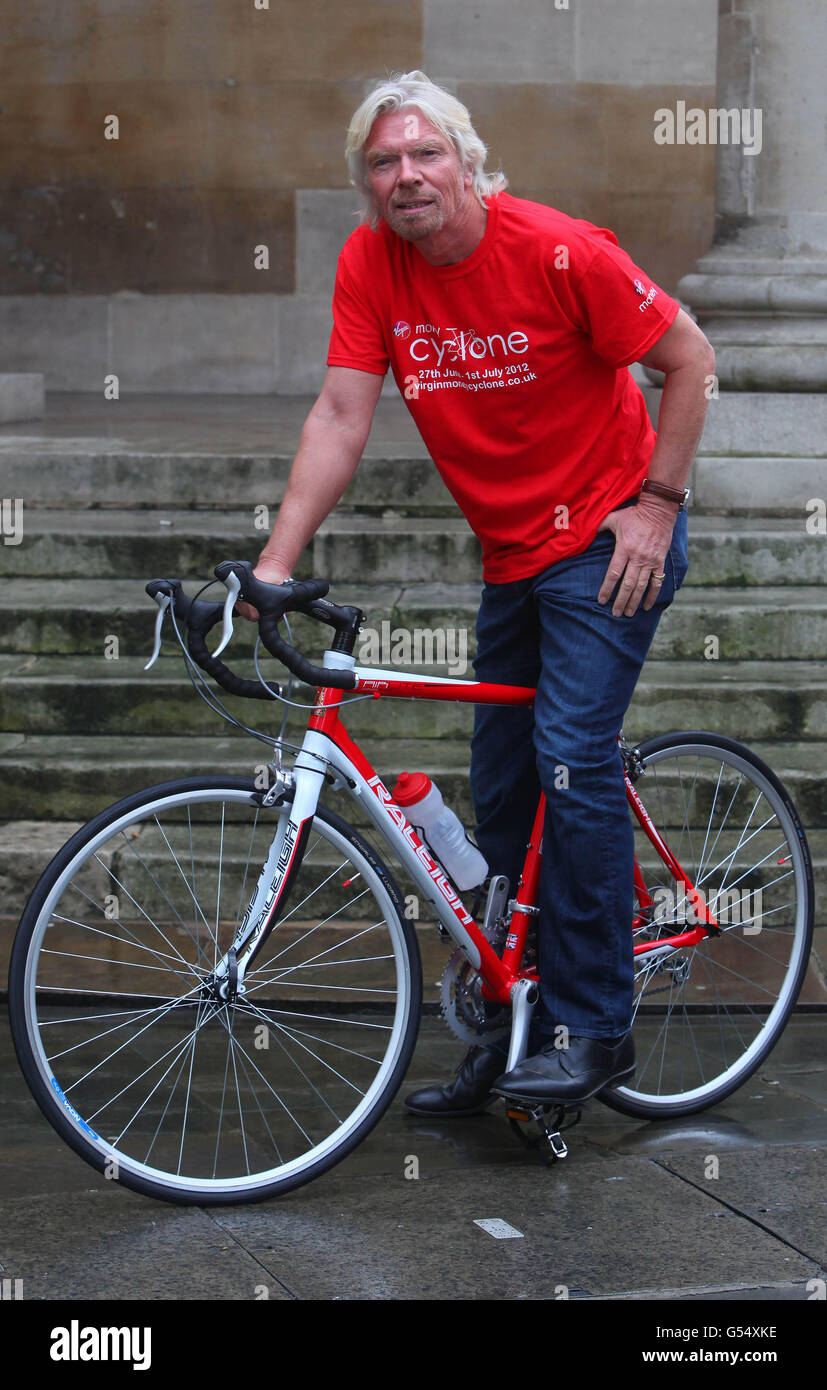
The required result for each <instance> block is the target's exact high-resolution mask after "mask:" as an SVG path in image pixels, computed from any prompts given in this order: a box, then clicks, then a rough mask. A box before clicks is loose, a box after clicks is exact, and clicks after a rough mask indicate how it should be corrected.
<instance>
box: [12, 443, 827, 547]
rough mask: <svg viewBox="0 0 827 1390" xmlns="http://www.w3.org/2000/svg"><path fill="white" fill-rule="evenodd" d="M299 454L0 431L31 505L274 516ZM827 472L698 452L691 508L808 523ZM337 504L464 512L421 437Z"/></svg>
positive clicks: (801, 464)
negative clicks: (137, 445)
mask: <svg viewBox="0 0 827 1390" xmlns="http://www.w3.org/2000/svg"><path fill="white" fill-rule="evenodd" d="M119 444H120V447H118V446H119ZM293 457H294V454H293V451H292V450H291V451H289V452H278V451H273V450H269V451H267V452H260V453H255V452H247V451H245V450H243V449H239V450H237V451H236V450H230V449H228V450H227V451H226V452H224V453H221V452H213V451H212V450H210V449H209V448H207V449H204V450H203V451H199V452H195V453H193V452H174V451H170V450H169V449H165V448H164V447H163V446H161V447H159V448H158V449H156V450H153V451H147V452H141V451H136V450H134V449H130V448H129V447H128V445H127V444H126V443H125V442H123V441H114V442H113V444H112V445H111V447H109V448H103V447H102V441H101V440H100V439H99V438H81V439H69V440H44V439H42V438H40V437H33V438H29V439H25V438H23V439H20V440H18V439H16V438H14V437H9V436H5V435H4V436H2V437H0V468H2V472H3V476H4V480H5V481H4V488H5V495H8V496H10V497H20V498H21V499H22V500H23V502H24V504H25V506H26V508H27V509H29V510H31V511H34V510H36V509H37V508H38V507H41V506H45V507H49V508H51V507H61V506H63V507H71V508H73V509H78V508H92V509H95V510H97V509H99V508H109V507H113V508H118V507H121V508H126V507H128V508H129V509H130V510H138V509H141V508H146V509H153V508H157V507H175V508H178V507H192V508H196V509H200V510H215V509H218V510H220V511H223V510H227V509H230V508H235V507H239V506H246V507H248V508H249V509H250V510H251V511H252V510H253V509H254V508H256V507H261V506H262V505H265V506H267V507H269V508H270V509H271V521H272V520H274V519H275V508H276V506H277V504H278V503H279V502H280V500H281V498H282V497H283V495H284V489H285V486H286V483H287V478H288V476H289V473H290V468H291V466H292V463H293ZM782 477H783V478H784V479H785V484H784V486H783V487H782V486H780V485H779V478H782ZM823 478H824V459H823V458H820V457H813V458H808V457H801V456H798V455H796V456H795V457H792V456H787V455H784V454H781V453H779V454H777V455H772V456H768V457H765V456H755V457H748V456H741V455H732V456H727V457H712V458H710V457H699V458H698V459H697V460H696V461H695V464H694V465H693V468H692V472H691V474H690V478H689V483H690V485H691V486H692V490H693V501H692V510H693V514H695V515H703V514H706V515H716V514H722V513H728V514H731V515H733V516H745V515H746V516H753V517H757V518H761V517H767V518H772V519H775V518H778V517H789V518H791V519H794V520H796V521H798V522H800V523H801V524H802V525H803V523H804V522H805V521H806V519H807V516H808V509H807V503H808V501H809V500H810V499H811V498H813V497H820V496H821V493H822V492H823V490H824V489H823ZM339 505H340V507H344V508H352V509H354V510H355V511H358V512H367V513H372V512H373V513H375V512H381V511H383V510H384V509H385V508H386V507H393V508H394V509H395V510H397V511H399V512H400V513H401V514H413V515H416V514H418V513H422V512H426V513H428V514H430V515H433V516H451V515H457V514H458V513H457V506H456V503H455V502H454V500H453V498H452V497H451V495H450V493H449V492H448V490H447V488H446V487H445V485H444V484H443V482H442V479H441V478H440V476H439V474H438V473H437V470H436V468H435V467H434V465H433V463H432V461H431V459H430V458H429V456H428V454H427V453H426V451H425V449H424V445H422V444H421V442H419V441H413V442H410V443H400V444H394V443H392V442H391V443H388V444H385V445H384V446H383V447H381V448H377V449H374V451H373V452H371V451H370V450H368V451H367V452H366V454H365V456H364V457H363V458H362V460H361V462H360V464H359V467H358V469H357V470H356V473H355V474H354V477H353V480H352V482H351V483H350V484H349V485H348V487H347V489H346V491H345V493H344V495H343V498H342V501H341V503H340V504H339Z"/></svg>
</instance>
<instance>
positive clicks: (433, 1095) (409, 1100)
mask: <svg viewBox="0 0 827 1390" xmlns="http://www.w3.org/2000/svg"><path fill="white" fill-rule="evenodd" d="M504 1066H505V1056H504V1055H503V1053H502V1052H491V1051H490V1050H489V1049H488V1048H487V1047H472V1048H471V1051H470V1052H468V1053H466V1055H465V1057H464V1058H463V1060H462V1061H461V1062H460V1064H459V1066H458V1067H457V1071H456V1080H455V1081H452V1082H450V1083H449V1084H448V1085H446V1086H425V1087H424V1088H423V1089H422V1090H421V1091H413V1092H412V1093H411V1095H409V1096H406V1097H405V1105H406V1106H407V1108H408V1110H410V1111H411V1113H412V1114H414V1115H447V1116H449V1117H450V1116H452V1115H455V1116H457V1117H459V1116H462V1115H479V1114H481V1113H482V1111H483V1110H485V1109H486V1108H487V1107H488V1106H489V1105H490V1104H491V1101H492V1100H493V1099H494V1097H493V1096H492V1094H491V1082H492V1081H493V1080H494V1078H495V1077H496V1076H502V1073H503V1067H504Z"/></svg>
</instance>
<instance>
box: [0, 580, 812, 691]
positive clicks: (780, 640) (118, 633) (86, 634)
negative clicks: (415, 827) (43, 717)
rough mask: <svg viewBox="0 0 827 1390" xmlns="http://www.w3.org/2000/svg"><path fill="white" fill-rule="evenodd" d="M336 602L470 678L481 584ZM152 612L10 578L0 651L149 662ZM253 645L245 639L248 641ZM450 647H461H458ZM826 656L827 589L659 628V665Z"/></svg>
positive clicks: (91, 588) (376, 588)
mask: <svg viewBox="0 0 827 1390" xmlns="http://www.w3.org/2000/svg"><path fill="white" fill-rule="evenodd" d="M190 592H194V588H191V589H190ZM214 592H215V594H216V597H219V596H220V594H221V592H222V590H220V589H219V588H218V586H216V589H215V590H214ZM330 596H331V598H332V599H333V600H334V601H335V602H337V603H354V604H357V605H358V606H359V607H360V608H362V609H363V610H364V611H365V613H366V626H369V627H370V628H371V629H372V630H373V632H374V633H375V642H376V644H377V645H376V650H377V651H381V647H380V646H379V644H380V643H381V640H382V627H381V624H382V622H383V621H387V622H389V623H390V624H391V627H390V628H388V629H387V634H388V639H389V644H390V647H391V654H389V655H387V656H382V658H381V659H382V660H383V661H386V660H388V659H392V650H393V647H392V644H393V641H394V638H393V629H395V628H396V629H400V630H402V632H403V637H402V638H401V639H400V641H401V643H402V646H403V649H404V647H405V644H406V643H407V644H408V645H409V646H410V655H411V659H412V660H413V663H414V664H419V665H422V664H423V661H429V660H433V659H434V656H435V655H436V656H437V657H438V653H439V649H440V646H441V647H442V649H443V650H444V651H445V652H446V653H447V655H448V657H449V659H450V658H451V655H452V654H453V657H454V669H453V670H452V671H451V674H455V675H456V674H458V675H462V674H463V673H464V672H463V670H462V669H461V664H462V659H464V657H465V656H467V660H468V661H470V659H471V657H472V656H473V654H474V627H475V619H476V614H477V609H478V606H479V600H480V587H479V585H477V584H416V585H405V584H399V585H391V584H386V585H377V584H373V585H364V584H347V583H342V584H341V585H338V584H337V585H336V587H335V589H334V590H333V591H332V592H331V595H330ZM153 609H154V605H153V604H152V602H151V600H150V599H149V598H148V597H147V595H146V593H145V592H144V585H143V583H142V582H141V581H140V580H126V579H112V580H90V579H68V580H60V581H59V582H54V581H49V580H45V579H10V580H8V581H7V582H6V583H5V584H4V585H3V588H2V591H1V592H0V652H9V653H21V652H25V653H42V654H47V653H58V652H63V653H71V652H74V653H78V652H88V653H90V654H96V655H102V654H103V653H104V649H105V643H106V642H107V640H108V639H111V638H112V637H117V638H118V641H119V652H120V654H121V655H136V654H138V653H144V652H146V653H147V655H148V654H149V651H150V649H151V632H152V628H153V616H154V615H153ZM417 629H419V632H420V637H419V638H418V639H417V634H416V630H417ZM435 629H438V630H439V632H438V635H437V637H435V638H433V639H431V638H427V637H424V636H423V635H422V634H424V633H425V632H432V631H433V630H435ZM405 630H407V635H406V634H405ZM295 632H296V642H297V644H298V645H299V646H300V647H301V649H302V650H304V651H305V654H306V655H308V656H311V657H312V656H313V655H314V654H318V653H319V652H320V650H321V649H322V642H321V641H320V638H321V636H322V634H320V632H319V628H318V624H315V623H312V622H311V620H309V619H305V618H301V617H300V618H298V619H297V620H296V623H295ZM245 637H246V634H243V633H241V634H239V638H240V639H241V640H244V638H245ZM417 640H418V641H419V644H420V645H419V647H418V648H417V646H416V641H417ZM449 640H450V641H451V643H452V644H453V646H452V648H450V649H449V647H448V645H447V644H448V641H449ZM367 641H368V637H367V635H364V636H363V638H362V639H361V642H362V645H360V646H359V647H358V648H357V652H358V653H359V654H360V658H361V659H362V660H363V661H373V660H375V658H374V657H373V656H371V654H370V649H369V647H367V646H366V645H365V644H366V643H367ZM432 643H433V645H431V644H432ZM463 649H464V651H463ZM825 650H827V605H825V602H824V590H823V588H817V587H814V586H808V585H802V586H801V587H795V588H784V587H781V586H773V587H770V586H766V587H765V586H760V587H759V586H754V587H752V588H750V589H743V590H733V589H726V588H720V587H717V586H715V587H712V586H710V587H698V588H695V589H691V588H689V587H687V588H685V589H684V590H682V592H681V593H680V595H679V596H678V600H677V601H676V603H675V604H674V605H673V606H672V608H671V609H670V610H669V612H668V613H666V614H665V616H664V619H663V620H662V622H661V624H660V627H659V629H658V632H657V634H656V637H655V641H654V643H653V646H652V650H651V657H652V658H654V659H661V660H663V659H677V660H697V661H699V662H705V663H709V662H712V661H716V660H722V661H739V660H740V661H752V660H770V661H806V660H817V659H820V658H821V656H822V655H823V653H824V652H825ZM417 652H418V654H419V661H418V663H417ZM405 659H406V660H407V657H406V658H405ZM701 669H703V668H701Z"/></svg>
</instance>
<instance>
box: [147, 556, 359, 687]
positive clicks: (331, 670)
mask: <svg viewBox="0 0 827 1390" xmlns="http://www.w3.org/2000/svg"><path fill="white" fill-rule="evenodd" d="M213 572H214V574H215V575H216V578H218V579H220V580H222V582H223V583H224V584H225V585H226V586H227V598H226V600H225V601H224V603H207V602H205V601H204V600H202V599H193V598H190V597H189V596H188V595H187V594H185V593H184V590H183V587H182V584H181V581H180V579H152V580H150V582H149V583H148V584H147V586H146V592H147V593H148V594H149V595H150V597H151V598H154V599H155V601H156V603H157V604H158V607H159V612H158V617H157V620H156V625H155V649H154V652H153V655H152V657H151V658H150V660H149V662H148V663H147V666H146V668H145V669H147V670H148V669H149V667H150V666H152V665H153V663H154V661H155V660H156V658H157V656H158V653H159V651H160V647H161V628H162V625H163V620H164V615H165V613H166V610H167V608H169V607H171V608H172V611H173V613H174V614H175V616H176V618H180V619H182V620H183V621H184V622H185V623H186V625H187V629H188V636H187V648H188V650H189V653H190V655H191V657H192V659H193V661H195V662H196V663H197V665H198V666H200V667H201V669H202V670H204V671H207V672H208V674H209V675H211V676H212V677H213V678H214V680H216V681H217V682H218V684H219V685H220V686H222V687H223V689H225V690H227V691H228V692H229V693H230V694H231V695H244V696H247V697H249V698H251V699H255V700H269V699H271V698H273V696H274V695H279V694H281V687H280V686H278V685H270V684H267V685H266V686H265V685H263V684H262V683H261V682H260V681H257V680H255V681H253V680H247V679H245V678H244V677H242V676H237V675H236V674H235V672H233V671H231V670H230V668H229V667H228V666H226V665H225V663H224V662H223V661H221V660H220V659H219V652H221V651H223V649H224V647H225V646H226V645H227V642H228V641H229V639H230V637H231V635H232V611H233V608H234V605H235V603H236V601H237V599H243V600H244V601H245V602H246V603H249V604H251V605H252V606H253V607H254V608H257V609H258V612H259V634H260V636H261V640H262V642H263V643H264V646H265V647H266V648H267V650H268V652H270V654H271V656H274V657H276V658H277V659H278V660H279V661H281V662H283V664H284V665H285V666H286V667H287V668H288V670H290V671H292V672H293V674H294V675H295V676H298V678H299V680H302V681H304V682H305V683H306V684H307V685H316V686H319V685H327V686H332V687H334V688H335V689H337V690H353V689H354V688H355V686H356V677H355V675H354V673H353V672H352V671H349V670H343V669H337V668H336V667H331V666H314V665H313V663H312V662H310V661H308V660H307V659H306V657H304V656H302V654H301V652H298V651H296V649H295V647H291V646H290V644H289V642H286V641H285V640H284V638H283V637H282V636H281V635H280V633H279V630H278V625H279V622H280V620H281V619H282V618H283V617H284V615H285V614H286V613H304V614H306V615H307V616H308V617H311V618H315V619H316V620H317V621H318V622H322V623H326V624H327V625H328V626H329V627H332V628H334V629H335V632H336V637H335V638H334V641H333V644H332V649H333V650H334V651H342V652H347V653H350V652H352V650H353V644H354V642H355V640H356V634H357V632H358V630H359V625H360V623H361V622H362V620H363V616H364V615H363V613H362V611H361V609H359V608H355V607H353V606H352V605H345V606H340V605H339V604H335V603H331V602H330V600H329V599H326V598H325V597H324V595H325V594H326V593H327V591H328V588H329V585H328V583H327V581H326V580H324V579H307V580H294V579H290V580H287V581H286V582H285V583H284V584H267V583H265V581H264V580H263V579H258V578H257V577H256V576H255V575H254V574H253V567H252V565H251V564H250V562H249V561H248V560H225V561H223V562H222V563H221V564H220V565H216V567H215V570H214V571H213ZM222 617H223V620H224V632H223V637H222V641H221V643H220V645H219V646H218V647H217V649H216V651H215V652H212V653H211V652H210V651H209V649H208V647H207V643H206V640H205V639H206V634H207V633H208V632H209V631H210V630H211V629H212V628H213V627H215V625H216V623H217V622H218V621H219V619H221V618H222Z"/></svg>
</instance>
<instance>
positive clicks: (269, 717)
mask: <svg viewBox="0 0 827 1390" xmlns="http://www.w3.org/2000/svg"><path fill="white" fill-rule="evenodd" d="M143 668H144V658H143V657H131V656H124V657H121V658H119V659H118V660H117V661H107V660H106V659H105V658H104V657H100V656H13V655H5V656H0V728H2V729H3V730H5V731H6V732H9V733H25V734H36V733H46V732H48V733H54V734H71V735H75V734H172V733H174V732H176V731H179V732H181V733H187V734H200V735H203V736H206V737H209V736H211V735H217V734H218V733H219V732H220V730H221V725H220V723H219V720H218V716H217V715H216V714H215V712H214V711H213V710H212V709H210V708H209V707H208V706H207V705H206V704H205V702H204V701H203V700H200V699H199V698H198V697H197V696H196V695H195V693H194V691H193V688H192V685H191V682H190V680H189V677H188V676H187V674H186V670H185V667H184V663H183V660H182V659H180V658H178V657H176V656H174V655H171V656H162V657H160V658H159V660H158V662H157V663H156V665H155V666H154V667H153V668H152V670H151V671H148V672H147V671H144V669H143ZM425 669H426V670H429V671H433V672H434V673H435V674H439V672H438V671H437V670H436V668H433V667H428V668H425ZM264 670H265V671H266V673H267V675H268V676H272V677H273V678H277V676H278V673H277V671H276V667H275V665H274V664H273V665H271V664H269V663H268V664H267V665H266V666H265V667H264ZM250 674H252V671H251V672H250ZM442 674H444V668H442ZM472 677H473V672H472V671H471V670H469V671H468V672H467V678H468V679H471V678H472ZM305 698H306V700H307V702H308V703H309V692H307V691H305ZM222 699H223V700H224V701H225V703H226V705H227V708H228V709H229V710H230V711H231V712H232V713H233V714H234V715H235V716H236V717H237V718H239V719H242V720H244V721H245V722H246V723H248V724H253V725H255V726H257V727H261V726H262V725H263V726H264V727H265V728H267V729H273V730H274V731H277V730H278V729H279V728H280V727H281V717H282V713H283V707H282V706H277V707H274V708H273V709H272V710H270V709H268V708H267V707H266V706H265V704H264V703H259V702H258V701H256V702H255V703H254V702H253V701H250V700H242V699H237V698H234V697H233V696H225V695H224V694H223V692H222ZM473 718H474V711H473V706H472V705H463V704H457V703H448V702H445V703H442V702H440V701H436V700H431V701H429V700H416V701H409V700H405V701H400V700H394V699H383V700H378V701H377V700H370V701H368V700H360V699H356V700H354V701H353V702H352V704H351V706H350V708H349V709H348V711H347V717H346V726H347V728H348V729H349V730H350V731H351V732H352V734H353V735H354V737H356V738H358V739H362V738H364V737H366V736H373V737H376V738H394V737H396V736H397V735H398V733H399V731H400V730H401V729H404V732H405V737H406V738H440V737H441V738H462V737H465V738H470V736H471V731H472V728H473ZM306 724H307V713H304V714H302V712H301V711H298V710H295V711H294V710H290V711H289V717H288V721H287V729H288V731H289V736H291V737H292V738H293V739H300V738H301V734H302V730H303V729H304V727H306ZM699 725H704V726H706V725H711V726H712V727H714V728H715V729H716V730H717V731H718V732H719V733H722V734H726V735H727V736H729V737H730V738H746V739H747V740H748V741H749V740H753V739H772V740H792V741H798V740H802V739H825V738H827V661H825V662H804V661H802V662H796V664H795V666H794V667H792V668H790V666H789V665H787V664H784V663H781V662H777V663H773V662H724V661H718V662H712V661H707V662H698V661H668V662H667V661H663V662H660V661H652V662H647V663H646V665H645V666H644V668H643V672H642V674H641V678H640V681H639V682H638V686H637V689H636V691H635V696H634V699H633V702H632V706H631V709H630V711H629V714H628V715H627V718H626V732H627V734H628V735H629V737H632V738H642V737H645V736H646V735H647V734H651V733H652V732H654V731H655V730H657V729H677V728H697V727H698V726H699Z"/></svg>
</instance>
